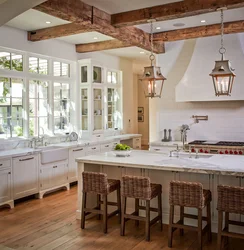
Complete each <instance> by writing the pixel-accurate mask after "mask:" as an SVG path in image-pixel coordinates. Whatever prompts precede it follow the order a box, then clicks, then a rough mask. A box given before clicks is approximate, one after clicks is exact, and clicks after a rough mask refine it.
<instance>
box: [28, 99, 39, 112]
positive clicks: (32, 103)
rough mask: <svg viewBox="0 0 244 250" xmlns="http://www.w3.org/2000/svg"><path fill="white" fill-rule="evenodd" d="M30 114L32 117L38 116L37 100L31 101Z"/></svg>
mask: <svg viewBox="0 0 244 250" xmlns="http://www.w3.org/2000/svg"><path fill="white" fill-rule="evenodd" d="M29 114H30V116H37V115H38V100H37V99H30V100H29Z"/></svg>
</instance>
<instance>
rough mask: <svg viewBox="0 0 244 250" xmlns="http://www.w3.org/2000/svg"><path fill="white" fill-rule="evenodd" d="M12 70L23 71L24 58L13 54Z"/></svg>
mask: <svg viewBox="0 0 244 250" xmlns="http://www.w3.org/2000/svg"><path fill="white" fill-rule="evenodd" d="M12 69H14V70H17V71H23V56H22V55H18V54H14V53H12Z"/></svg>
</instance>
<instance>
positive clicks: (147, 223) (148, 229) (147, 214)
mask: <svg viewBox="0 0 244 250" xmlns="http://www.w3.org/2000/svg"><path fill="white" fill-rule="evenodd" d="M146 241H150V200H147V201H146Z"/></svg>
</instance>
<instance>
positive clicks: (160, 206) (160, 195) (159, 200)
mask: <svg viewBox="0 0 244 250" xmlns="http://www.w3.org/2000/svg"><path fill="white" fill-rule="evenodd" d="M158 216H159V217H160V219H159V223H160V230H161V231H163V218H162V217H163V212H162V194H161V193H160V194H159V195H158Z"/></svg>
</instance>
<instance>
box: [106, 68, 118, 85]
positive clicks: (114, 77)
mask: <svg viewBox="0 0 244 250" xmlns="http://www.w3.org/2000/svg"><path fill="white" fill-rule="evenodd" d="M118 76H119V74H118V72H117V71H113V70H108V71H107V83H112V84H117V83H118Z"/></svg>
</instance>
